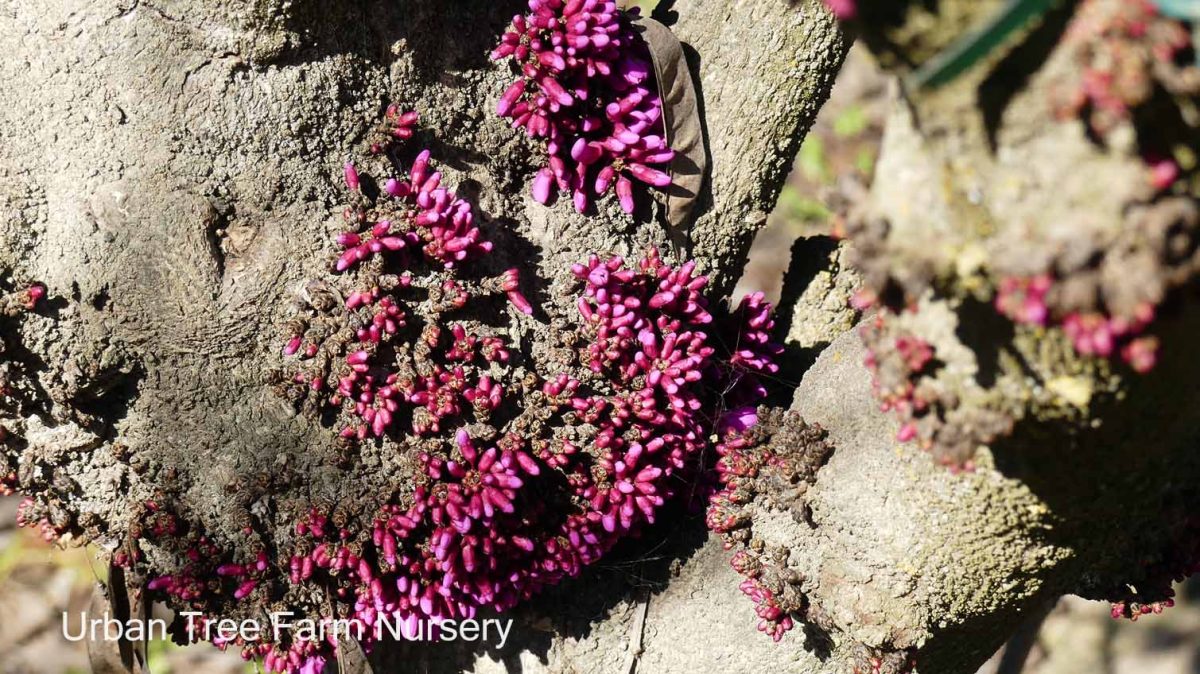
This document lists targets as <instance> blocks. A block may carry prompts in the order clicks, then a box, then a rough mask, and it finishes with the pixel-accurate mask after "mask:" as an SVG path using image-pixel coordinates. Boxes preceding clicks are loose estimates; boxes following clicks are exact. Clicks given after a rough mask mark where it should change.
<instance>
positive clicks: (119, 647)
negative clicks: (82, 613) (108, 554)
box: [85, 566, 149, 674]
mask: <svg viewBox="0 0 1200 674" xmlns="http://www.w3.org/2000/svg"><path fill="white" fill-rule="evenodd" d="M87 617H88V618H89V619H95V618H115V619H117V620H119V621H121V623H122V624H123V625H129V624H130V623H131V621H144V620H146V619H147V615H146V610H145V603H144V602H143V601H142V599H141V597H140V593H133V592H130V588H129V585H128V584H127V583H126V582H125V571H124V570H123V569H121V568H120V567H118V566H110V567H109V573H108V587H105V586H104V585H102V584H100V583H96V586H95V587H94V588H93V589H92V601H91V604H90V605H89V606H88V611H87ZM85 627H86V625H85ZM87 636H88V637H89V638H88V642H87V648H88V660H89V661H90V662H91V666H92V674H145V673H146V672H148V671H149V670H148V669H147V667H146V642H145V640H144V639H140V640H138V641H131V640H129V639H126V638H121V639H118V640H110V639H104V638H103V636H104V634H103V632H100V633H98V634H97V636H99V637H100V638H98V639H92V638H90V637H91V636H92V635H91V630H87Z"/></svg>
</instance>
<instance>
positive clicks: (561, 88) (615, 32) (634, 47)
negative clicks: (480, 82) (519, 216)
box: [492, 0, 675, 213]
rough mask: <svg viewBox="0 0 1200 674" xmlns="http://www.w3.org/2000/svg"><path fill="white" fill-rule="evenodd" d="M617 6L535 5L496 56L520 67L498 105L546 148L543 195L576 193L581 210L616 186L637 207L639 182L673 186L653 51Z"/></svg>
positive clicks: (588, 0) (583, 2)
mask: <svg viewBox="0 0 1200 674" xmlns="http://www.w3.org/2000/svg"><path fill="white" fill-rule="evenodd" d="M636 14H637V9H636V8H635V9H633V10H630V11H629V12H626V11H625V10H621V9H619V8H618V7H617V3H616V2H612V1H611V0H608V1H606V0H529V13H528V14H524V15H518V16H516V17H514V18H513V22H512V26H511V27H510V28H509V30H508V31H507V32H505V33H504V35H503V37H502V38H501V40H500V45H499V46H498V47H496V49H495V50H494V51H493V52H492V58H493V59H495V60H500V59H504V58H511V59H512V60H513V62H514V63H515V65H516V67H517V68H518V69H519V70H520V76H521V77H520V79H518V80H517V81H515V82H513V83H512V84H511V85H510V86H509V87H508V89H507V90H505V92H504V94H503V95H502V96H501V97H500V102H499V103H498V105H497V106H496V112H497V114H499V115H500V116H501V117H506V118H509V119H511V120H512V123H513V126H514V127H520V128H523V129H525V131H526V133H528V134H529V136H530V137H532V138H536V139H540V140H543V141H544V142H545V144H546V154H547V160H548V163H547V165H546V166H545V167H544V168H542V169H541V170H540V171H538V173H537V176H536V177H535V178H534V181H533V196H534V198H535V199H536V200H537V201H539V202H541V203H543V204H544V203H548V202H549V201H550V200H551V199H552V198H553V197H554V195H555V194H556V193H557V192H559V191H563V192H567V193H569V194H570V195H571V197H572V200H573V202H574V205H575V208H576V210H578V211H579V212H581V213H582V212H584V211H586V210H587V208H588V206H589V204H590V203H591V201H592V199H593V197H600V196H604V195H605V194H607V193H608V192H609V191H610V190H613V189H615V191H616V194H617V199H618V202H619V203H620V205H621V208H622V209H624V210H625V212H627V213H632V212H633V210H634V206H635V203H634V181H637V182H641V183H645V184H647V185H651V186H653V187H659V188H662V187H667V186H669V185H670V184H671V176H670V174H669V173H667V172H665V168H666V166H667V165H668V164H669V163H670V162H671V160H672V159H673V158H674V156H675V153H674V151H672V150H671V148H670V147H669V146H668V141H667V138H666V135H665V134H666V126H665V124H664V122H663V110H662V100H661V99H660V97H659V94H658V90H657V85H656V83H655V82H654V67H653V64H652V62H651V58H650V52H649V49H648V47H647V46H646V45H645V43H644V42H643V41H642V40H641V38H640V37H639V36H638V34H637V31H636V30H635V29H634V27H633V23H632V21H631V17H632V16H636Z"/></svg>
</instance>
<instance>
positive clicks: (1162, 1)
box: [1153, 0, 1200, 21]
mask: <svg viewBox="0 0 1200 674" xmlns="http://www.w3.org/2000/svg"><path fill="white" fill-rule="evenodd" d="M1153 2H1154V5H1155V6H1156V7H1158V11H1160V12H1162V13H1163V14H1164V15H1166V16H1169V17H1172V18H1175V19H1183V20H1184V21H1200V0H1153Z"/></svg>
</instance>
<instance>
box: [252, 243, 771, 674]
mask: <svg viewBox="0 0 1200 674" xmlns="http://www.w3.org/2000/svg"><path fill="white" fill-rule="evenodd" d="M571 271H572V273H573V275H574V276H575V277H576V278H577V279H579V280H580V281H581V283H582V285H583V291H582V294H581V295H580V297H579V299H578V302H577V308H578V311H579V314H580V316H581V317H582V319H583V321H582V322H583V325H582V328H581V331H582V333H583V335H584V336H585V339H582V340H581V341H580V344H581V346H579V347H578V348H579V353H578V359H579V363H580V364H581V365H583V366H584V367H586V368H587V369H588V370H590V371H591V372H592V373H593V374H594V375H595V376H598V377H599V378H600V379H601V380H602V381H603V382H604V384H603V385H600V384H597V382H596V381H595V380H589V383H588V384H587V385H584V384H582V383H581V382H580V381H579V380H578V379H576V378H575V377H572V376H570V375H567V374H560V375H557V376H555V377H552V378H550V379H546V380H543V381H542V383H541V385H540V388H539V390H538V393H539V394H540V398H539V401H538V402H537V403H536V404H539V405H544V406H545V408H546V409H547V410H548V411H549V412H550V414H551V415H552V416H553V417H554V418H559V419H562V420H563V421H564V422H566V421H567V419H573V421H571V422H570V423H573V424H578V426H577V430H578V431H579V432H582V433H586V434H587V436H588V442H587V444H586V445H579V444H577V442H578V436H572V437H575V438H576V439H572V437H568V436H566V435H563V434H559V433H551V434H550V436H549V437H541V438H539V437H529V436H526V435H524V434H518V433H515V432H508V433H503V434H502V435H501V437H500V438H499V439H498V440H494V441H485V440H484V439H483V438H474V437H472V436H471V435H470V433H469V432H468V431H467V430H466V429H464V428H462V427H459V428H457V429H455V430H453V431H452V432H453V442H452V443H451V445H450V447H448V448H447V449H446V451H445V452H444V453H443V452H436V453H435V452H433V451H426V452H422V453H421V455H420V456H419V462H420V465H421V469H422V474H421V475H420V476H419V478H418V480H417V484H418V485H419V486H418V487H417V488H416V490H415V492H414V493H413V494H412V496H411V498H409V499H407V500H406V503H405V505H393V506H388V507H386V508H385V509H384V511H383V512H382V513H381V514H380V516H379V517H378V519H377V520H376V522H375V524H374V526H373V528H372V530H371V540H370V542H369V544H364V542H363V541H361V540H355V539H354V538H353V536H352V534H351V532H350V531H349V530H347V529H344V528H343V529H339V528H336V527H331V526H329V522H328V519H327V518H326V517H325V516H323V515H321V514H320V513H316V512H314V513H312V514H311V515H310V516H309V517H308V518H307V519H306V520H305V521H303V522H301V523H300V524H299V525H297V528H296V533H297V535H299V536H301V537H303V538H304V539H305V541H307V542H305V543H302V544H301V545H300V546H299V548H300V550H298V551H297V553H296V554H294V555H293V556H292V557H291V559H290V561H289V567H288V568H289V571H288V577H289V579H290V581H291V582H292V583H293V584H301V583H309V582H319V583H321V584H326V585H328V584H331V583H332V584H333V585H335V586H336V587H337V588H338V589H337V596H338V598H339V599H340V600H343V601H346V602H348V603H352V604H353V611H352V613H351V615H350V619H351V620H353V621H357V622H359V623H361V625H362V626H363V628H364V629H363V633H364V634H367V635H371V634H373V633H374V626H375V624H376V623H377V621H378V620H379V619H380V616H388V617H389V619H391V620H399V621H404V622H411V621H430V620H433V621H436V620H438V619H444V618H461V617H468V616H472V615H474V614H475V612H476V611H477V610H478V609H480V608H484V607H487V608H491V609H494V610H505V609H508V608H511V607H512V606H513V605H515V604H516V603H517V602H519V601H521V600H523V599H525V598H528V597H530V596H531V595H533V594H534V593H536V592H537V591H539V590H540V589H541V588H544V587H546V586H548V585H553V584H555V583H558V582H559V581H560V580H562V579H563V578H565V577H568V576H573V575H576V574H578V573H579V572H580V570H581V569H583V567H585V566H587V565H588V564H591V563H593V562H595V561H596V560H598V559H600V557H601V556H602V555H604V554H605V553H606V552H607V551H608V549H609V548H611V547H612V545H613V544H615V543H616V542H617V541H618V540H620V539H621V538H622V537H624V536H626V535H628V534H629V533H631V532H633V531H635V530H636V529H638V528H639V527H641V526H643V525H644V524H647V523H652V522H654V520H655V516H656V513H657V511H658V509H659V508H660V507H661V506H662V505H663V504H664V503H665V502H666V501H667V500H669V499H671V498H672V497H674V496H675V494H676V491H677V490H678V489H679V488H680V487H681V486H683V485H686V484H687V483H686V481H684V480H682V479H681V478H682V477H683V476H685V475H686V474H688V472H689V471H691V470H694V468H695V464H696V459H697V457H698V455H699V453H700V452H701V450H702V449H703V447H704V446H705V443H706V438H707V435H708V433H709V432H711V423H712V422H711V420H710V418H709V417H708V416H707V415H706V414H705V413H704V410H705V408H706V405H710V404H712V401H711V400H710V399H709V398H708V396H710V395H711V392H712V390H713V389H712V380H711V378H712V376H713V374H712V373H713V372H716V371H718V370H719V369H720V368H718V367H717V366H716V363H715V359H714V353H715V349H714V347H713V346H712V345H711V344H710V340H709V336H708V333H707V331H706V328H707V326H709V325H710V324H711V322H712V316H711V314H710V313H709V312H708V310H707V301H706V299H705V298H704V296H703V294H702V290H703V288H704V286H705V284H706V279H705V277H703V276H699V275H696V274H695V265H694V264H692V263H687V264H684V265H682V266H680V267H674V266H671V265H669V264H667V263H665V262H664V261H663V260H662V259H661V258H660V257H659V256H658V254H657V252H656V251H651V252H650V253H649V254H648V255H647V256H646V257H644V258H643V259H641V260H640V261H639V262H638V263H637V265H636V266H633V267H629V266H627V265H626V264H625V262H624V260H622V259H621V258H619V257H614V258H609V259H602V258H600V257H599V256H592V257H591V258H589V259H588V260H587V262H585V263H582V264H578V265H575V266H574V267H573V268H572V270H571ZM744 307H745V311H744V314H745V316H746V318H747V321H748V323H749V324H751V325H752V326H753V327H752V328H751V332H753V333H754V334H753V335H752V336H749V337H747V338H746V339H744V340H743V341H744V344H745V345H746V346H747V348H746V349H745V350H744V352H743V353H741V354H739V355H738V356H737V357H738V358H740V360H739V363H740V364H739V365H738V368H740V369H741V370H743V371H748V370H769V369H770V367H769V365H768V364H767V363H765V362H763V361H762V360H761V358H762V357H763V356H762V355H761V354H762V353H766V352H772V351H773V350H774V348H775V347H773V346H770V345H769V343H768V342H767V340H765V339H763V336H764V335H765V332H764V331H765V330H768V329H769V328H770V325H771V321H770V318H769V316H768V315H767V311H768V310H767V309H766V306H765V303H763V302H762V298H761V297H757V298H751V299H750V300H748V301H747V302H746V303H745V304H744ZM451 332H452V334H453V340H452V341H451V343H450V346H449V347H448V348H447V350H445V351H443V356H444V357H445V358H447V359H453V358H459V357H462V355H463V354H464V353H468V352H470V351H471V350H472V349H474V348H476V345H477V344H478V343H479V340H476V339H475V338H473V337H472V336H470V335H468V334H467V333H466V332H465V331H464V330H462V329H459V328H452V329H451ZM356 353H357V352H356ZM351 358H352V359H353V360H356V361H357V360H360V359H367V357H366V356H355V355H354V354H351ZM505 359H506V358H505ZM357 364H358V363H354V365H357ZM444 374H447V375H448V376H449V377H450V381H454V382H457V383H454V384H451V383H450V382H449V381H447V382H443V381H439V382H437V385H439V386H446V385H449V386H450V387H451V388H453V389H454V390H459V391H465V392H466V393H464V395H466V394H468V393H470V392H471V391H474V394H473V400H472V403H473V404H474V405H475V406H477V407H478V406H483V407H484V408H487V409H489V410H490V409H493V408H495V407H496V406H498V405H499V404H500V402H501V400H502V397H501V396H502V392H501V390H500V388H499V387H497V386H495V385H494V383H493V382H491V381H490V380H488V379H487V378H486V377H485V378H484V379H481V380H480V381H479V383H478V385H477V386H476V387H474V388H468V387H466V386H465V385H464V383H463V382H462V381H461V376H460V374H459V373H452V372H450V371H445V372H444ZM387 385H391V384H387ZM605 391H606V392H605ZM377 397H384V398H385V399H387V400H393V399H396V396H394V395H387V396H383V395H380V396H377ZM403 397H407V398H410V399H411V398H413V397H414V396H412V395H411V394H407V393H406V394H404V396H403ZM435 398H438V396H437V395H431V396H428V397H427V398H422V400H424V401H426V402H429V401H432V400H433V399H435ZM360 399H361V395H360ZM443 402H446V403H447V404H448V406H447V407H446V408H445V409H440V408H439V413H440V412H442V411H444V412H445V415H444V416H443V417H440V418H439V421H443V422H445V423H442V424H440V426H439V428H438V429H436V430H435V429H432V428H430V429H426V430H428V431H429V432H431V433H436V432H439V431H440V432H443V433H447V432H451V429H452V428H454V426H455V425H457V422H458V420H459V419H460V418H461V414H462V411H463V410H462V409H461V407H460V406H458V405H456V404H454V400H453V397H452V396H451V397H448V398H445V399H443ZM529 404H531V405H532V404H535V403H534V402H531V403H529ZM383 410H386V408H383V409H381V411H379V412H377V414H382V413H383ZM538 411H539V412H542V410H538ZM451 420H453V421H454V422H455V423H454V424H452V423H451ZM585 429H586V430H585ZM553 484H561V485H566V491H565V492H563V493H559V494H557V495H554V494H555V492H554V491H552V490H550V485H553ZM548 494H549V495H550V496H547V495H548ZM569 504H575V505H574V506H571V505H569ZM327 651H328V646H327V645H319V644H292V645H291V646H290V647H289V650H287V651H286V652H283V653H278V654H276V655H275V656H274V657H273V658H272V659H270V662H269V664H268V671H295V670H296V665H295V663H296V662H300V663H302V664H303V663H308V662H309V658H312V657H316V655H314V654H320V653H324V652H327ZM306 666H307V665H306ZM272 667H274V668H276V669H274V670H272Z"/></svg>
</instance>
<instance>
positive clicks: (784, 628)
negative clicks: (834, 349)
mask: <svg viewBox="0 0 1200 674" xmlns="http://www.w3.org/2000/svg"><path fill="white" fill-rule="evenodd" d="M718 433H719V435H720V437H721V440H720V442H719V443H718V444H717V454H718V456H719V457H720V458H719V459H718V460H717V465H716V469H717V476H718V479H719V483H720V489H719V490H718V491H717V492H716V493H714V494H713V495H712V497H711V498H710V500H709V507H708V513H707V517H706V522H707V524H708V527H709V529H711V530H712V531H713V532H714V533H717V534H720V535H721V536H722V537H723V539H724V542H725V549H726V550H731V549H732V550H737V552H736V553H735V554H734V555H733V558H732V559H731V560H730V563H731V564H732V566H733V568H734V570H735V571H737V572H738V573H739V574H741V575H742V576H744V577H745V580H744V581H742V584H741V586H740V588H741V590H742V592H743V593H744V594H745V595H746V596H747V597H749V598H750V600H751V601H753V602H754V605H755V613H756V614H757V615H758V617H759V623H758V630H759V631H760V632H763V633H764V634H766V635H767V636H769V637H771V638H772V639H774V640H775V641H779V640H781V639H782V638H783V636H784V634H786V633H787V632H788V630H791V629H792V628H793V627H794V626H795V620H796V619H803V620H810V622H814V627H815V628H816V629H828V626H827V625H822V624H820V623H822V622H823V621H822V620H821V619H820V616H819V615H816V614H814V615H812V616H809V615H808V613H809V611H808V609H809V606H808V602H807V600H806V598H805V596H804V594H803V592H801V590H800V587H801V584H802V583H803V581H804V578H803V577H802V576H800V575H799V574H798V573H796V572H795V571H794V570H792V569H790V568H788V566H787V565H786V563H783V562H784V561H785V560H786V558H787V554H788V553H787V551H786V549H770V548H769V547H765V546H763V545H761V542H760V544H759V545H752V544H751V542H752V540H753V535H754V530H753V527H754V515H755V513H756V508H757V507H758V505H759V504H758V500H759V498H760V497H765V498H768V499H774V500H775V501H776V502H778V503H790V504H792V507H793V508H796V509H797V512H796V515H797V516H798V519H800V520H804V521H808V520H809V515H810V513H809V512H808V510H807V506H806V505H805V500H804V494H805V492H806V491H807V489H808V486H809V485H810V484H811V483H812V482H813V481H815V479H816V475H817V471H818V470H819V469H820V468H821V466H822V465H824V464H825V462H826V461H827V460H828V458H829V456H830V454H832V452H833V447H832V445H830V444H829V443H828V442H827V441H826V440H825V432H824V431H823V430H822V429H821V428H820V427H818V426H810V425H808V424H806V423H805V422H804V421H803V420H802V419H800V417H799V416H798V415H796V414H795V413H794V412H786V413H783V412H779V411H778V410H772V409H769V408H767V407H761V408H758V409H756V408H754V407H742V408H738V409H735V410H733V411H731V412H729V413H727V414H726V415H725V417H724V418H723V419H722V421H721V425H720V428H719V429H718ZM780 484H786V485H791V489H793V490H794V493H792V494H780V493H778V485H780ZM789 497H793V498H789Z"/></svg>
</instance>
